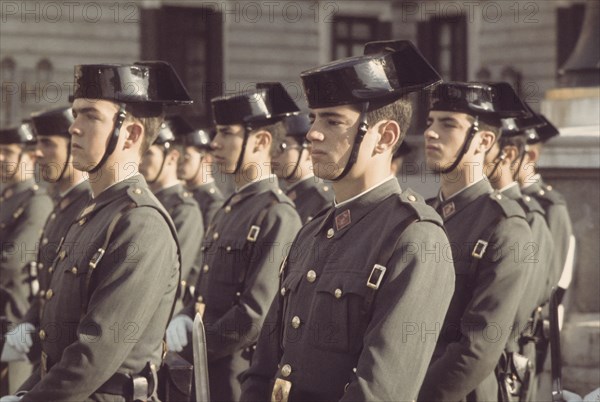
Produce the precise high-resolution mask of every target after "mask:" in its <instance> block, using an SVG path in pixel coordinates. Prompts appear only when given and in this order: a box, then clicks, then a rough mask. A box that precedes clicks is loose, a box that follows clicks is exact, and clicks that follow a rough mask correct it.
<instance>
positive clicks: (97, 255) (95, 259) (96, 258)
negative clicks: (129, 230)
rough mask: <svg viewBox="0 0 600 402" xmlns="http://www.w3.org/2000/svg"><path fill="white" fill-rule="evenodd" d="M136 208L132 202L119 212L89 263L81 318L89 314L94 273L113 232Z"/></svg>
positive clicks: (82, 293)
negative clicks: (125, 216) (122, 218)
mask: <svg viewBox="0 0 600 402" xmlns="http://www.w3.org/2000/svg"><path fill="white" fill-rule="evenodd" d="M135 207H136V204H135V203H134V202H131V203H129V204H127V205H126V206H125V207H124V208H122V209H121V210H120V211H119V212H117V213H116V215H115V216H114V217H113V219H112V221H111V222H110V224H109V225H108V229H107V230H106V235H105V236H104V242H103V243H102V246H101V247H100V248H99V249H98V251H96V253H95V254H94V255H93V256H92V259H91V260H90V262H89V269H88V271H87V273H86V274H85V278H84V283H83V285H82V286H81V317H83V316H84V315H85V313H87V308H88V303H89V301H88V296H89V295H88V292H89V287H90V281H91V279H92V274H93V273H94V270H95V269H96V267H97V266H98V264H99V263H100V260H102V257H104V253H106V249H107V247H108V243H109V242H110V237H111V236H112V234H113V232H114V231H115V228H116V227H117V223H119V220H121V217H122V216H123V215H124V214H125V213H126V212H127V211H129V210H130V209H133V208H135Z"/></svg>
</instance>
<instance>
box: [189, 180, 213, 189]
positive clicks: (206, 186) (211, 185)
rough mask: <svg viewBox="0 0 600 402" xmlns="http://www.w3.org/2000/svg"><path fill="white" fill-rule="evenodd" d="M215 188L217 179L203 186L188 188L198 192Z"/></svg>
mask: <svg viewBox="0 0 600 402" xmlns="http://www.w3.org/2000/svg"><path fill="white" fill-rule="evenodd" d="M214 186H215V179H212V180H211V181H209V182H206V183H202V184H198V185H197V186H194V187H188V188H189V190H190V191H196V190H201V189H203V188H211V187H214Z"/></svg>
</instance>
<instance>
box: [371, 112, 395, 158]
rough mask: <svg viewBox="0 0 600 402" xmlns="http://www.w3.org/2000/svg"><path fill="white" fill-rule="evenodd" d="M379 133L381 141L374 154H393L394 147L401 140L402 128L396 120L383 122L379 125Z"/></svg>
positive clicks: (378, 142)
mask: <svg viewBox="0 0 600 402" xmlns="http://www.w3.org/2000/svg"><path fill="white" fill-rule="evenodd" d="M376 127H377V131H378V133H379V140H378V141H377V144H376V145H375V149H374V152H375V153H376V154H382V153H384V152H386V151H390V152H392V150H393V149H394V145H396V143H397V142H398V140H399V139H400V126H399V125H398V122H396V121H395V120H383V121H380V122H379V123H377V125H376Z"/></svg>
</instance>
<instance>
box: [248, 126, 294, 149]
mask: <svg viewBox="0 0 600 402" xmlns="http://www.w3.org/2000/svg"><path fill="white" fill-rule="evenodd" d="M262 130H264V131H268V132H269V133H271V137H272V141H271V149H270V150H269V154H271V156H272V153H273V150H274V149H278V148H279V146H280V145H281V144H282V143H283V142H284V141H285V139H286V130H285V125H284V124H283V122H282V121H278V122H275V123H271V124H266V125H264V126H259V127H257V128H253V129H252V131H250V133H254V132H256V131H262Z"/></svg>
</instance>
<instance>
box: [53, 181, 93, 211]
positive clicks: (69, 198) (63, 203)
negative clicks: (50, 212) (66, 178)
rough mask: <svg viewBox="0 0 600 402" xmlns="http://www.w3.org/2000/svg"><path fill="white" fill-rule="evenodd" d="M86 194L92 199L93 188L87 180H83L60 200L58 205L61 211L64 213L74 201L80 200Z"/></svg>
mask: <svg viewBox="0 0 600 402" xmlns="http://www.w3.org/2000/svg"><path fill="white" fill-rule="evenodd" d="M84 193H86V194H87V196H88V197H91V194H92V188H91V187H90V183H89V182H88V181H87V180H82V181H80V182H79V183H78V184H76V185H74V186H73V187H71V188H70V189H68V190H67V191H65V194H64V195H63V196H62V197H59V198H58V200H57V202H56V205H57V207H58V208H59V210H61V211H62V210H64V209H65V208H67V207H68V206H69V205H71V203H73V201H75V200H76V199H78V198H79V197H80V196H81V195H83V194H84Z"/></svg>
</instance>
